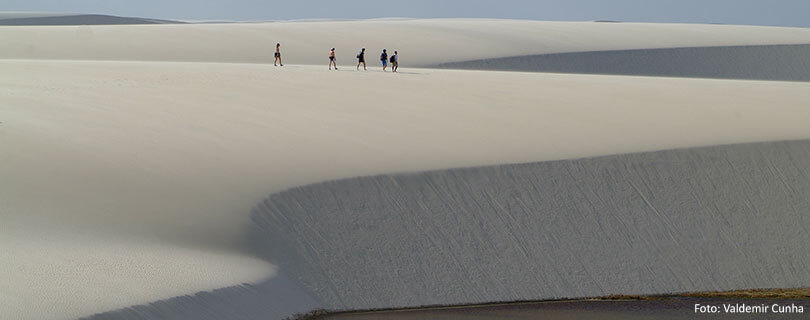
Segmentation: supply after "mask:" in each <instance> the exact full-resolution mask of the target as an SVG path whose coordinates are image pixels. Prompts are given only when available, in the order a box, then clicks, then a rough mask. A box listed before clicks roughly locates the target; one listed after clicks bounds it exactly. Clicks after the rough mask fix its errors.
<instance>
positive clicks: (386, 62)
mask: <svg viewBox="0 0 810 320" xmlns="http://www.w3.org/2000/svg"><path fill="white" fill-rule="evenodd" d="M382 63H383V72H385V68H388V61H385V60H383V61H382Z"/></svg>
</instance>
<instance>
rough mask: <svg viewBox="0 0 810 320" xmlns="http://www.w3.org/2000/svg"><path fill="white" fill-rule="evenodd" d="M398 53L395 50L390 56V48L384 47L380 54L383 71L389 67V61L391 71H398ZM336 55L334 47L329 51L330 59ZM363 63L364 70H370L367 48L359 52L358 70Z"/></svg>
mask: <svg viewBox="0 0 810 320" xmlns="http://www.w3.org/2000/svg"><path fill="white" fill-rule="evenodd" d="M398 55H399V53H398V52H396V51H394V54H393V55H391V56H390V57H389V56H388V50H387V49H383V51H382V53H381V54H380V62H382V67H383V72H385V71H386V69H387V68H388V62H391V71H393V72H397V69H399V57H398ZM334 56H335V48H332V51H329V59H330V60H334ZM361 64H362V65H363V70H368V69H366V48H363V49H360V53H358V54H357V70H360V65H361ZM330 70H331V65H330ZM335 70H337V64H335Z"/></svg>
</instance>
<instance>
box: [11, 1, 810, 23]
mask: <svg viewBox="0 0 810 320" xmlns="http://www.w3.org/2000/svg"><path fill="white" fill-rule="evenodd" d="M0 10H3V11H55V12H75V13H100V14H111V15H121V16H136V17H145V18H161V19H192V20H212V19H213V20H216V19H223V20H287V19H305V18H350V19H354V18H380V17H415V18H440V17H485V18H516V19H537V20H619V21H649V22H688V23H726V24H754V25H779V26H799V27H810V0H443V1H442V0H412V1H408V0H331V1H325V0H289V1H268V0H263V1H262V0H228V1H226V0H219V1H214V0H130V1H117V0H0Z"/></svg>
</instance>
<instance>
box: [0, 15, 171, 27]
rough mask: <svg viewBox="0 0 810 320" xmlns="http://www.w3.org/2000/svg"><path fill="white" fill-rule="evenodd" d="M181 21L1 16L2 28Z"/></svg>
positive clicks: (0, 23)
mask: <svg viewBox="0 0 810 320" xmlns="http://www.w3.org/2000/svg"><path fill="white" fill-rule="evenodd" d="M166 23H183V22H179V21H170V20H159V19H145V18H130V17H117V16H109V15H103V14H63V15H62V14H42V15H38V14H19V15H14V14H6V15H0V26H75V25H115V24H166Z"/></svg>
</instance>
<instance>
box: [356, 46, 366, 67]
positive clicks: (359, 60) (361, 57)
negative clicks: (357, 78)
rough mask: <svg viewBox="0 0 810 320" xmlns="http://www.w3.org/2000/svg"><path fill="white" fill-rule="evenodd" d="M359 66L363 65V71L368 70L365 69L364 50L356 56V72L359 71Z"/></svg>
mask: <svg viewBox="0 0 810 320" xmlns="http://www.w3.org/2000/svg"><path fill="white" fill-rule="evenodd" d="M360 64H363V71H365V70H368V69H366V48H363V49H360V53H358V54H357V71H360Z"/></svg>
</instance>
